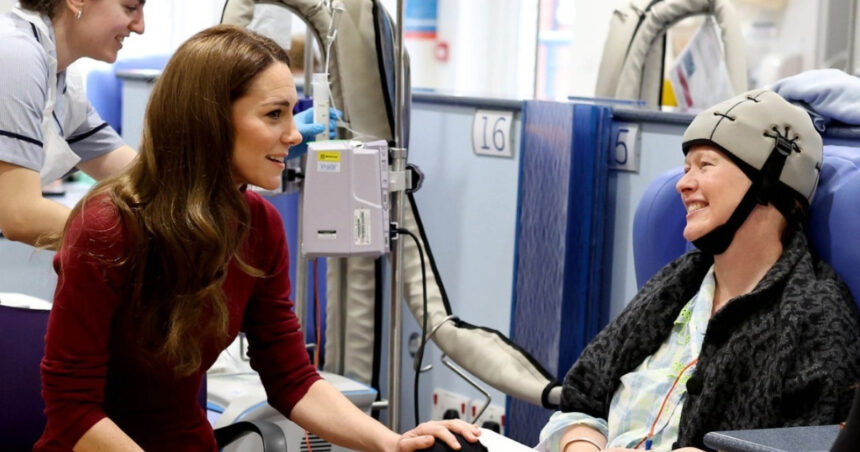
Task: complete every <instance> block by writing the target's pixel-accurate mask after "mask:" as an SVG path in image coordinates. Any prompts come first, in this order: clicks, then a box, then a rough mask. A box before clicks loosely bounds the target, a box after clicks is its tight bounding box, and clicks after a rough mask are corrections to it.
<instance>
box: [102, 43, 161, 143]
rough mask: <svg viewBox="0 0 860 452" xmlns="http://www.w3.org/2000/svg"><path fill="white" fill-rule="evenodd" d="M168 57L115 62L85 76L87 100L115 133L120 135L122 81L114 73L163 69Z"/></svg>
mask: <svg viewBox="0 0 860 452" xmlns="http://www.w3.org/2000/svg"><path fill="white" fill-rule="evenodd" d="M169 58H170V55H151V56H145V57H140V58H130V59H125V60H119V61H117V62H116V63H115V64H114V65H113V66H111V67H110V68H107V69H96V70H93V71H91V72H90V73H89V74H88V75H87V98H88V99H89V100H90V103H92V104H93V108H95V109H96V111H97V112H98V113H99V116H101V117H102V119H104V120H105V122H107V123H108V124H109V125H110V126H111V127H113V129H114V130H116V131H117V133H122V80H120V79H119V77H117V76H116V71H121V70H125V69H163V68H164V65H165V64H167V60H168V59H169Z"/></svg>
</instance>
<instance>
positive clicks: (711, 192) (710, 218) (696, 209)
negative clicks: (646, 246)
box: [675, 145, 752, 241]
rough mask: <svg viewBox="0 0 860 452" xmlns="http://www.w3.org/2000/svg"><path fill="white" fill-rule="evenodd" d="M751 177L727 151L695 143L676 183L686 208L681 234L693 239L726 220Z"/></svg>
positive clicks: (747, 186)
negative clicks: (684, 225)
mask: <svg viewBox="0 0 860 452" xmlns="http://www.w3.org/2000/svg"><path fill="white" fill-rule="evenodd" d="M751 185H752V181H750V180H749V178H748V177H747V176H746V175H745V174H744V172H743V171H741V169H740V168H738V166H737V165H735V164H734V162H732V161H731V160H730V159H729V158H728V156H726V154H724V153H723V152H721V151H719V150H717V149H716V148H714V147H712V146H706V145H703V146H694V147H693V148H691V149H690V151H689V152H687V156H686V157H685V158H684V176H683V177H681V179H680V180H679V181H678V183H677V184H676V185H675V189H676V190H678V193H680V194H681V201H682V202H683V203H684V207H685V208H686V209H687V226H686V227H685V228H684V238H685V239H687V240H689V241H693V240H697V239H699V238H701V237H703V236H704V235H705V234H707V233H709V232H711V231H713V230H714V229H715V228H716V227H718V226H721V225H723V224H725V223H726V222H727V221H728V220H729V218H730V217H731V215H732V213H733V212H734V211H735V208H736V207H737V206H738V204H740V201H741V199H743V197H744V195H745V194H746V192H747V190H748V189H749V187H750V186H751Z"/></svg>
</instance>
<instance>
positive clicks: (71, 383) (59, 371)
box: [34, 198, 123, 451]
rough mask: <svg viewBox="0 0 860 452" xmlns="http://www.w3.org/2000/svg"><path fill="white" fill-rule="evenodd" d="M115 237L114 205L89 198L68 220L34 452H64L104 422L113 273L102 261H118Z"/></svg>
mask: <svg viewBox="0 0 860 452" xmlns="http://www.w3.org/2000/svg"><path fill="white" fill-rule="evenodd" d="M121 236H122V228H121V227H120V226H119V222H118V217H117V214H116V210H115V207H114V206H113V205H112V204H111V203H110V202H109V201H106V200H105V199H104V198H102V200H99V199H94V200H91V201H90V202H89V203H88V204H87V206H86V208H85V209H84V210H83V211H82V212H81V213H78V214H77V215H76V216H75V217H73V218H72V220H71V224H70V226H69V231H68V233H67V235H66V239H65V240H64V243H63V245H62V247H61V248H60V251H59V252H58V253H57V255H56V256H55V257H54V268H55V270H56V271H57V275H58V281H57V290H56V292H55V294H54V305H53V307H52V309H51V315H50V320H49V321H48V332H47V335H46V336H45V356H44V358H42V364H41V371H42V397H43V398H44V400H45V414H46V415H47V421H48V422H47V426H46V428H45V432H44V434H43V435H42V438H41V439H40V440H39V442H38V443H37V444H36V446H35V448H34V449H35V450H65V451H68V450H71V449H72V446H74V444H75V443H77V441H78V440H79V439H80V438H81V436H83V434H84V433H86V432H87V430H89V429H90V428H91V427H92V426H93V425H94V424H95V423H96V422H98V421H99V420H101V419H102V418H104V417H105V413H104V412H103V411H102V408H101V404H102V401H103V399H104V387H105V374H106V371H107V364H108V342H109V339H110V330H111V321H112V318H113V314H114V311H115V310H116V308H117V304H118V302H119V296H118V295H117V290H116V288H117V287H118V278H119V275H118V273H119V271H118V269H117V268H116V267H114V266H111V265H106V263H109V262H114V261H115V260H116V259H117V258H118V257H119V256H121V255H122V249H121V248H122V246H123V241H122V240H120V238H121Z"/></svg>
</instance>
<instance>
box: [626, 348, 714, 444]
mask: <svg viewBox="0 0 860 452" xmlns="http://www.w3.org/2000/svg"><path fill="white" fill-rule="evenodd" d="M697 362H699V358H696V359H694V360H692V361H690V362H689V363H687V365H686V366H684V368H683V369H681V372H679V373H678V376H677V377H675V381H673V382H672V387H670V388H669V392H668V393H666V397H663V403H661V404H660V411H658V412H657V417H656V418H654V422H653V423H652V424H651V429H650V430H648V436H646V437H645V438H642V441H639V442H638V443H637V444H636V446H634V447H633V448H634V449H638V448H639V446H641V445H642V444H643V443H644V442H645V441H648V440H649V439H651V438H653V437H654V428H656V427H657V421H659V420H660V416H662V415H663V409H664V408H666V403H667V402H668V401H669V396H670V395H672V391H674V390H675V386H676V385H677V384H678V381H679V380H681V376H682V375H684V373H685V372H687V369H689V368H690V367H692V366H693V365H695V364H696V363H697Z"/></svg>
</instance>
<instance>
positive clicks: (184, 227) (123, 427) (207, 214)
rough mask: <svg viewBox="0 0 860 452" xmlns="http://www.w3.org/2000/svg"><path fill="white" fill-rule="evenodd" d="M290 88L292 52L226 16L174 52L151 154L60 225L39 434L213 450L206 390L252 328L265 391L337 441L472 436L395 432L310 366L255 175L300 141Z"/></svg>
mask: <svg viewBox="0 0 860 452" xmlns="http://www.w3.org/2000/svg"><path fill="white" fill-rule="evenodd" d="M296 102H297V97H296V88H295V84H294V82H293V77H292V75H291V73H290V69H289V67H288V58H287V56H286V54H285V53H284V51H283V49H282V48H281V47H279V46H278V45H277V44H275V43H274V42H273V41H271V40H269V39H267V38H263V37H260V36H258V35H254V34H253V33H250V32H247V31H244V30H242V29H239V28H235V27H230V26H218V27H213V28H211V29H208V30H204V31H202V32H200V33H198V34H197V35H195V36H194V37H192V38H191V39H189V40H188V41H187V42H186V43H185V44H183V45H182V46H181V47H180V48H179V49H178V50H177V51H176V53H175V55H174V56H173V58H172V59H171V60H170V62H169V63H168V64H167V67H166V68H165V70H164V73H163V74H162V76H161V77H160V78H159V80H158V82H157V83H156V85H155V88H154V90H153V92H152V97H151V99H150V103H149V106H148V108H147V112H146V123H145V127H144V130H143V140H142V144H141V148H140V156H139V158H138V159H137V160H136V161H135V163H134V164H133V165H132V166H131V167H130V168H129V169H127V170H126V171H124V172H123V173H121V174H120V175H119V176H117V177H115V178H112V179H109V180H107V181H105V182H102V183H100V184H99V185H97V186H96V187H95V188H94V189H93V190H92V192H91V193H90V194H89V195H88V196H87V197H86V198H85V199H84V200H83V201H82V202H81V203H80V204H78V205H77V206H76V207H75V209H74V210H73V212H72V215H71V218H70V220H69V222H68V224H67V225H66V229H65V233H64V238H63V242H62V246H61V248H60V250H59V252H58V253H57V256H56V258H55V260H54V265H55V268H56V270H57V272H58V274H59V282H58V286H57V290H56V294H55V297H54V307H53V309H52V311H51V317H50V321H49V325H48V332H47V336H46V351H45V357H44V359H43V360H42V380H43V386H42V394H43V396H44V399H45V403H46V410H45V412H46V414H47V425H46V427H45V431H44V433H43V435H42V437H41V439H40V440H39V442H38V443H37V444H36V446H35V450H37V451H47V450H58V451H59V450H62V451H68V450H71V449H74V450H76V451H87V450H108V449H110V450H129V451H131V450H142V449H143V450H147V451H157V450H209V451H216V450H218V449H217V446H216V444H215V439H214V435H213V431H212V428H211V427H210V425H209V423H208V421H207V419H206V415H205V412H204V410H203V409H202V408H201V407H200V405H199V403H198V401H197V394H198V391H199V388H200V385H201V378H203V376H204V373H205V371H206V369H207V368H208V367H209V366H210V365H211V364H212V363H213V361H214V360H215V358H216V357H217V356H218V353H219V352H220V351H221V350H222V349H223V348H224V347H225V346H226V345H227V344H229V343H230V341H231V340H232V339H233V338H235V337H236V335H237V334H238V332H239V331H240V330H242V331H244V332H245V333H246V334H247V337H248V339H249V342H250V348H249V355H250V357H251V364H252V366H253V367H254V368H255V369H256V370H257V371H258V372H259V373H260V376H261V379H262V381H263V384H264V386H265V388H266V392H267V395H268V400H269V403H270V404H271V405H272V406H273V407H275V408H277V409H278V410H279V411H280V412H282V413H283V414H284V415H286V416H288V417H289V418H291V419H292V420H293V421H295V422H296V423H298V424H299V425H301V426H303V427H304V428H306V429H308V430H309V431H311V432H313V433H315V434H316V435H318V436H320V437H322V438H325V439H327V440H329V441H330V442H332V443H336V444H340V445H343V446H345V447H347V448H350V449H355V450H362V451H386V452H388V451H390V452H394V451H401V452H402V451H412V450H418V449H421V448H425V447H428V446H431V445H432V444H433V443H434V441H435V439H437V438H438V439H440V440H441V441H444V442H446V443H448V444H452V445H454V444H456V442H455V438H454V435H453V434H452V431H453V432H456V433H459V434H460V435H462V436H463V437H465V438H466V439H467V440H468V441H469V442H474V441H475V440H476V439H477V435H478V434H479V431H478V429H477V428H476V427H474V426H471V425H468V424H466V423H463V422H459V421H457V422H452V421H445V422H435V423H427V424H422V425H420V426H418V427H417V428H415V429H413V430H411V431H409V432H407V433H406V434H404V435H398V434H395V433H393V432H391V431H390V430H388V429H387V428H385V427H384V426H383V425H382V424H380V423H378V422H377V421H375V420H374V419H372V418H370V417H369V416H367V415H365V414H364V413H363V412H361V411H359V410H358V409H357V408H356V407H355V406H354V405H353V404H352V403H351V402H349V401H348V400H347V399H346V398H345V397H344V396H343V395H341V393H340V392H339V391H337V390H336V389H334V387H332V386H331V385H330V384H328V383H327V382H325V381H324V380H321V379H320V376H319V375H318V374H317V372H316V370H315V369H314V367H313V366H311V365H310V363H309V360H308V354H307V352H306V350H305V346H304V336H303V334H302V332H301V330H300V329H299V323H298V320H297V318H296V316H295V315H294V313H293V311H292V310H291V307H292V303H291V302H290V301H289V296H290V282H289V268H288V263H289V256H288V251H287V245H286V243H287V242H286V238H285V236H284V227H283V224H282V223H281V218H280V215H279V214H278V212H277V211H276V210H275V208H274V207H273V206H272V205H271V204H269V203H268V202H267V201H265V200H264V199H263V198H261V197H260V196H259V195H257V194H255V193H254V192H252V191H250V190H248V189H247V186H248V185H256V186H260V187H264V188H268V189H273V188H277V187H278V186H280V183H281V173H282V171H283V170H284V159H285V158H286V157H287V150H288V149H289V148H290V147H291V146H293V145H295V144H297V143H298V142H299V141H301V135H300V134H299V132H298V130H297V129H296V125H295V122H294V119H293V115H292V108H293V106H294V105H295V104H296ZM455 448H459V446H456V447H455Z"/></svg>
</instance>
